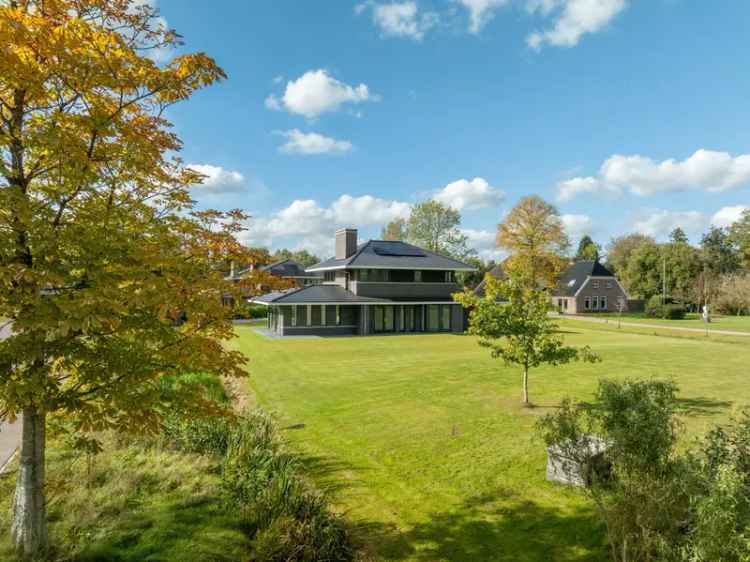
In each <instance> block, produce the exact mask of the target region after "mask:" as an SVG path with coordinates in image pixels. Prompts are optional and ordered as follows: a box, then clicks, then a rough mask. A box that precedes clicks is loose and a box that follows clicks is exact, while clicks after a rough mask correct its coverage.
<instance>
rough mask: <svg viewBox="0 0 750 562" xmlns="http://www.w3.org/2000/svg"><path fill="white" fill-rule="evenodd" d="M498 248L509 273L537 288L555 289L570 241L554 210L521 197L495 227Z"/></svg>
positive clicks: (544, 204)
mask: <svg viewBox="0 0 750 562" xmlns="http://www.w3.org/2000/svg"><path fill="white" fill-rule="evenodd" d="M497 245H498V247H500V248H502V249H504V250H506V251H507V252H508V253H509V254H510V257H509V258H508V259H507V260H506V261H505V262H504V267H505V268H506V269H507V270H508V273H509V274H511V275H513V276H515V277H516V278H517V279H519V280H520V281H521V282H522V283H524V284H525V285H529V286H533V287H534V288H536V287H538V286H547V287H551V286H554V284H555V283H556V281H557V277H558V276H559V274H560V272H561V271H562V269H563V268H564V267H565V260H564V259H563V257H562V256H564V255H565V254H566V253H567V251H568V248H569V246H570V241H569V240H568V236H567V234H565V227H564V226H563V223H562V220H561V219H560V216H559V213H558V212H557V209H556V208H555V207H553V206H552V205H550V204H549V203H547V202H546V201H544V200H543V199H542V198H541V197H537V196H536V195H533V196H530V197H524V198H522V199H521V200H520V201H519V202H518V204H517V205H516V206H515V207H513V209H512V210H511V211H510V213H508V215H507V216H506V217H505V220H504V221H503V222H501V223H500V224H498V225H497ZM522 277H528V278H523V279H522Z"/></svg>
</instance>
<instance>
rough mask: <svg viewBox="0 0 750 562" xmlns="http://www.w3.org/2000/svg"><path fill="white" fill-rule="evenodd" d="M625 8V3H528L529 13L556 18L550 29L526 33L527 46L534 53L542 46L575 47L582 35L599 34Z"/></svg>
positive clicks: (536, 0) (605, 0)
mask: <svg viewBox="0 0 750 562" xmlns="http://www.w3.org/2000/svg"><path fill="white" fill-rule="evenodd" d="M627 7H628V0H528V2H527V8H528V10H529V11H530V12H532V13H534V12H538V13H540V14H542V15H544V16H546V15H549V14H550V13H552V12H555V13H557V17H556V19H555V22H554V23H553V24H552V27H550V28H549V29H546V30H544V31H535V32H533V33H531V34H529V35H528V36H527V37H526V43H527V45H528V46H529V47H531V48H532V49H536V50H538V49H540V48H541V47H542V45H544V44H545V43H546V44H548V45H552V46H555V47H574V46H575V45H577V44H578V42H579V41H580V39H581V37H582V36H583V35H585V34H587V33H596V32H598V31H601V30H602V29H603V28H604V27H606V26H607V25H608V24H609V23H610V22H611V21H612V20H613V19H614V18H615V17H617V15H618V14H620V13H621V12H622V11H623V10H625V8H627Z"/></svg>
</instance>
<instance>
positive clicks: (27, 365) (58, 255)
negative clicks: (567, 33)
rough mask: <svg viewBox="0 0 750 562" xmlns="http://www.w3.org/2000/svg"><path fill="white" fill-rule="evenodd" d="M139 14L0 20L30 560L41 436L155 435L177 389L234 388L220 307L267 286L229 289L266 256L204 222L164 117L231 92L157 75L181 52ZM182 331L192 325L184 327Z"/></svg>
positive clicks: (8, 246) (8, 306)
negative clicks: (191, 101)
mask: <svg viewBox="0 0 750 562" xmlns="http://www.w3.org/2000/svg"><path fill="white" fill-rule="evenodd" d="M161 21H163V20H161V19H160V18H158V15H157V14H156V13H155V11H154V9H153V8H152V7H150V5H149V4H148V3H145V2H140V1H134V0H7V1H5V2H0V45H1V47H0V318H5V319H9V320H10V321H11V322H12V330H13V332H12V335H11V337H9V338H7V339H6V340H4V341H2V342H0V421H2V420H3V419H10V420H13V419H15V418H16V417H18V416H20V417H21V419H22V442H21V448H20V463H19V470H18V474H17V486H16V493H15V499H14V504H13V511H14V519H13V525H12V530H11V531H12V535H13V540H14V544H15V545H16V548H17V550H18V552H19V553H20V554H21V555H22V556H24V557H33V556H36V555H37V554H39V553H40V552H42V551H43V550H44V549H45V547H46V546H47V526H46V517H45V498H44V486H45V475H44V456H45V432H46V427H47V423H48V419H49V418H50V417H55V418H57V417H62V418H64V419H65V420H67V421H68V423H67V424H66V425H67V426H68V427H72V430H73V431H74V432H75V437H76V438H77V439H78V441H79V442H80V443H81V444H83V445H87V446H89V447H96V446H97V445H96V441H95V440H94V439H93V437H92V435H94V432H96V431H100V430H104V429H115V430H119V431H139V432H154V431H157V430H158V429H159V427H160V422H161V417H162V416H161V412H163V411H164V409H165V408H166V407H167V406H169V407H178V408H184V409H185V410H186V411H191V412H195V413H196V415H199V414H200V412H206V411H210V409H211V407H212V406H211V404H210V402H209V401H208V400H207V399H205V398H204V397H202V396H194V395H187V394H185V395H180V396H178V397H177V398H176V399H175V402H176V403H171V404H170V405H165V404H162V403H161V401H160V393H159V392H158V382H159V381H160V379H162V378H163V377H165V376H170V375H172V376H180V375H183V374H184V373H188V372H196V371H203V372H208V373H215V374H216V375H223V376H235V377H239V376H242V375H243V374H244V371H243V365H244V363H245V359H244V357H242V356H241V355H240V354H239V353H237V352H232V351H228V350H227V349H226V348H225V347H224V346H223V345H222V343H221V340H226V339H228V338H230V337H232V334H233V332H232V324H231V320H230V317H229V311H228V310H227V309H226V308H225V307H223V306H222V298H223V297H224V296H225V295H226V294H227V293H230V294H234V295H236V297H237V298H239V297H240V295H242V294H246V293H247V291H251V290H252V288H253V287H255V286H257V285H259V284H260V283H269V282H272V281H271V280H257V279H245V280H243V281H242V282H240V283H230V282H228V281H227V280H225V271H224V265H225V264H226V263H228V262H229V261H230V260H235V261H236V262H238V263H250V262H252V261H253V260H254V256H253V255H252V254H249V253H248V252H247V251H246V249H245V248H243V246H241V245H240V244H239V243H238V241H237V239H236V237H235V235H236V234H237V232H238V231H239V230H240V229H241V228H242V224H243V222H244V220H245V219H246V218H247V217H246V216H245V215H243V213H241V212H240V211H232V212H228V213H220V212H212V211H204V212H197V211H195V210H194V207H193V205H194V203H193V201H192V200H191V198H190V195H189V187H190V186H192V185H194V184H196V183H200V182H201V179H202V178H201V176H200V174H198V173H196V172H195V171H192V170H190V169H187V168H185V167H184V166H183V164H182V162H181V161H180V159H179V158H176V157H175V156H174V155H175V154H177V152H178V151H179V150H180V148H181V143H180V140H179V138H178V137H177V136H176V135H175V134H174V132H172V131H171V129H170V123H169V122H168V120H167V119H166V118H165V116H164V112H165V110H166V109H167V108H169V107H170V106H171V105H173V104H175V103H177V102H181V101H184V100H187V99H188V98H189V97H190V96H191V94H192V93H193V92H194V91H196V90H197V89H200V88H203V87H205V86H208V85H210V84H212V83H214V82H216V81H217V80H220V79H222V78H224V73H223V71H222V70H221V69H220V68H219V67H218V66H217V65H216V63H215V62H214V61H213V60H212V59H211V58H210V57H208V56H207V55H205V54H203V53H194V54H185V55H180V56H177V57H175V58H173V59H172V60H171V61H169V62H167V63H163V64H157V63H156V62H154V60H152V58H149V53H150V52H153V51H154V50H155V49H163V48H170V47H173V46H176V45H177V44H179V42H180V38H179V36H178V35H177V34H176V33H175V32H174V31H173V30H169V29H165V28H163V27H162V26H161V24H160V22H161ZM178 319H179V322H177V320H178Z"/></svg>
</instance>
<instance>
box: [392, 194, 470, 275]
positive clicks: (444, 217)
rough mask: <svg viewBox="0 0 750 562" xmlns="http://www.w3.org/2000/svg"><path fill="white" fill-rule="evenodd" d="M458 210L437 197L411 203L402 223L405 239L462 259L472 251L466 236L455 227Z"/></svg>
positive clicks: (458, 215)
mask: <svg viewBox="0 0 750 562" xmlns="http://www.w3.org/2000/svg"><path fill="white" fill-rule="evenodd" d="M459 226H461V213H459V212H458V211H457V210H456V209H454V208H452V207H449V206H447V205H444V204H442V203H440V202H439V201H434V200H430V201H425V202H423V203H418V204H416V205H414V207H413V208H412V210H411V215H410V216H409V220H408V221H407V223H406V239H407V241H408V242H410V243H412V244H415V245H417V246H421V247H423V248H425V249H427V250H430V251H431V252H435V253H437V254H447V255H449V256H452V257H454V258H456V259H459V260H461V259H465V258H467V257H469V256H471V255H473V254H474V253H475V251H474V250H473V249H471V248H469V247H468V237H467V236H466V235H465V234H463V233H462V232H461V230H460V229H459Z"/></svg>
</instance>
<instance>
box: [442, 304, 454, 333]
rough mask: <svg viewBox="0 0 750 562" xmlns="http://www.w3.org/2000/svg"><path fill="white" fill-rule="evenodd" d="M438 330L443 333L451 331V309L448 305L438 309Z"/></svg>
mask: <svg viewBox="0 0 750 562" xmlns="http://www.w3.org/2000/svg"><path fill="white" fill-rule="evenodd" d="M440 329H441V330H443V331H444V332H447V331H449V330H450V329H451V307H450V306H448V305H443V306H441V307H440Z"/></svg>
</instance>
